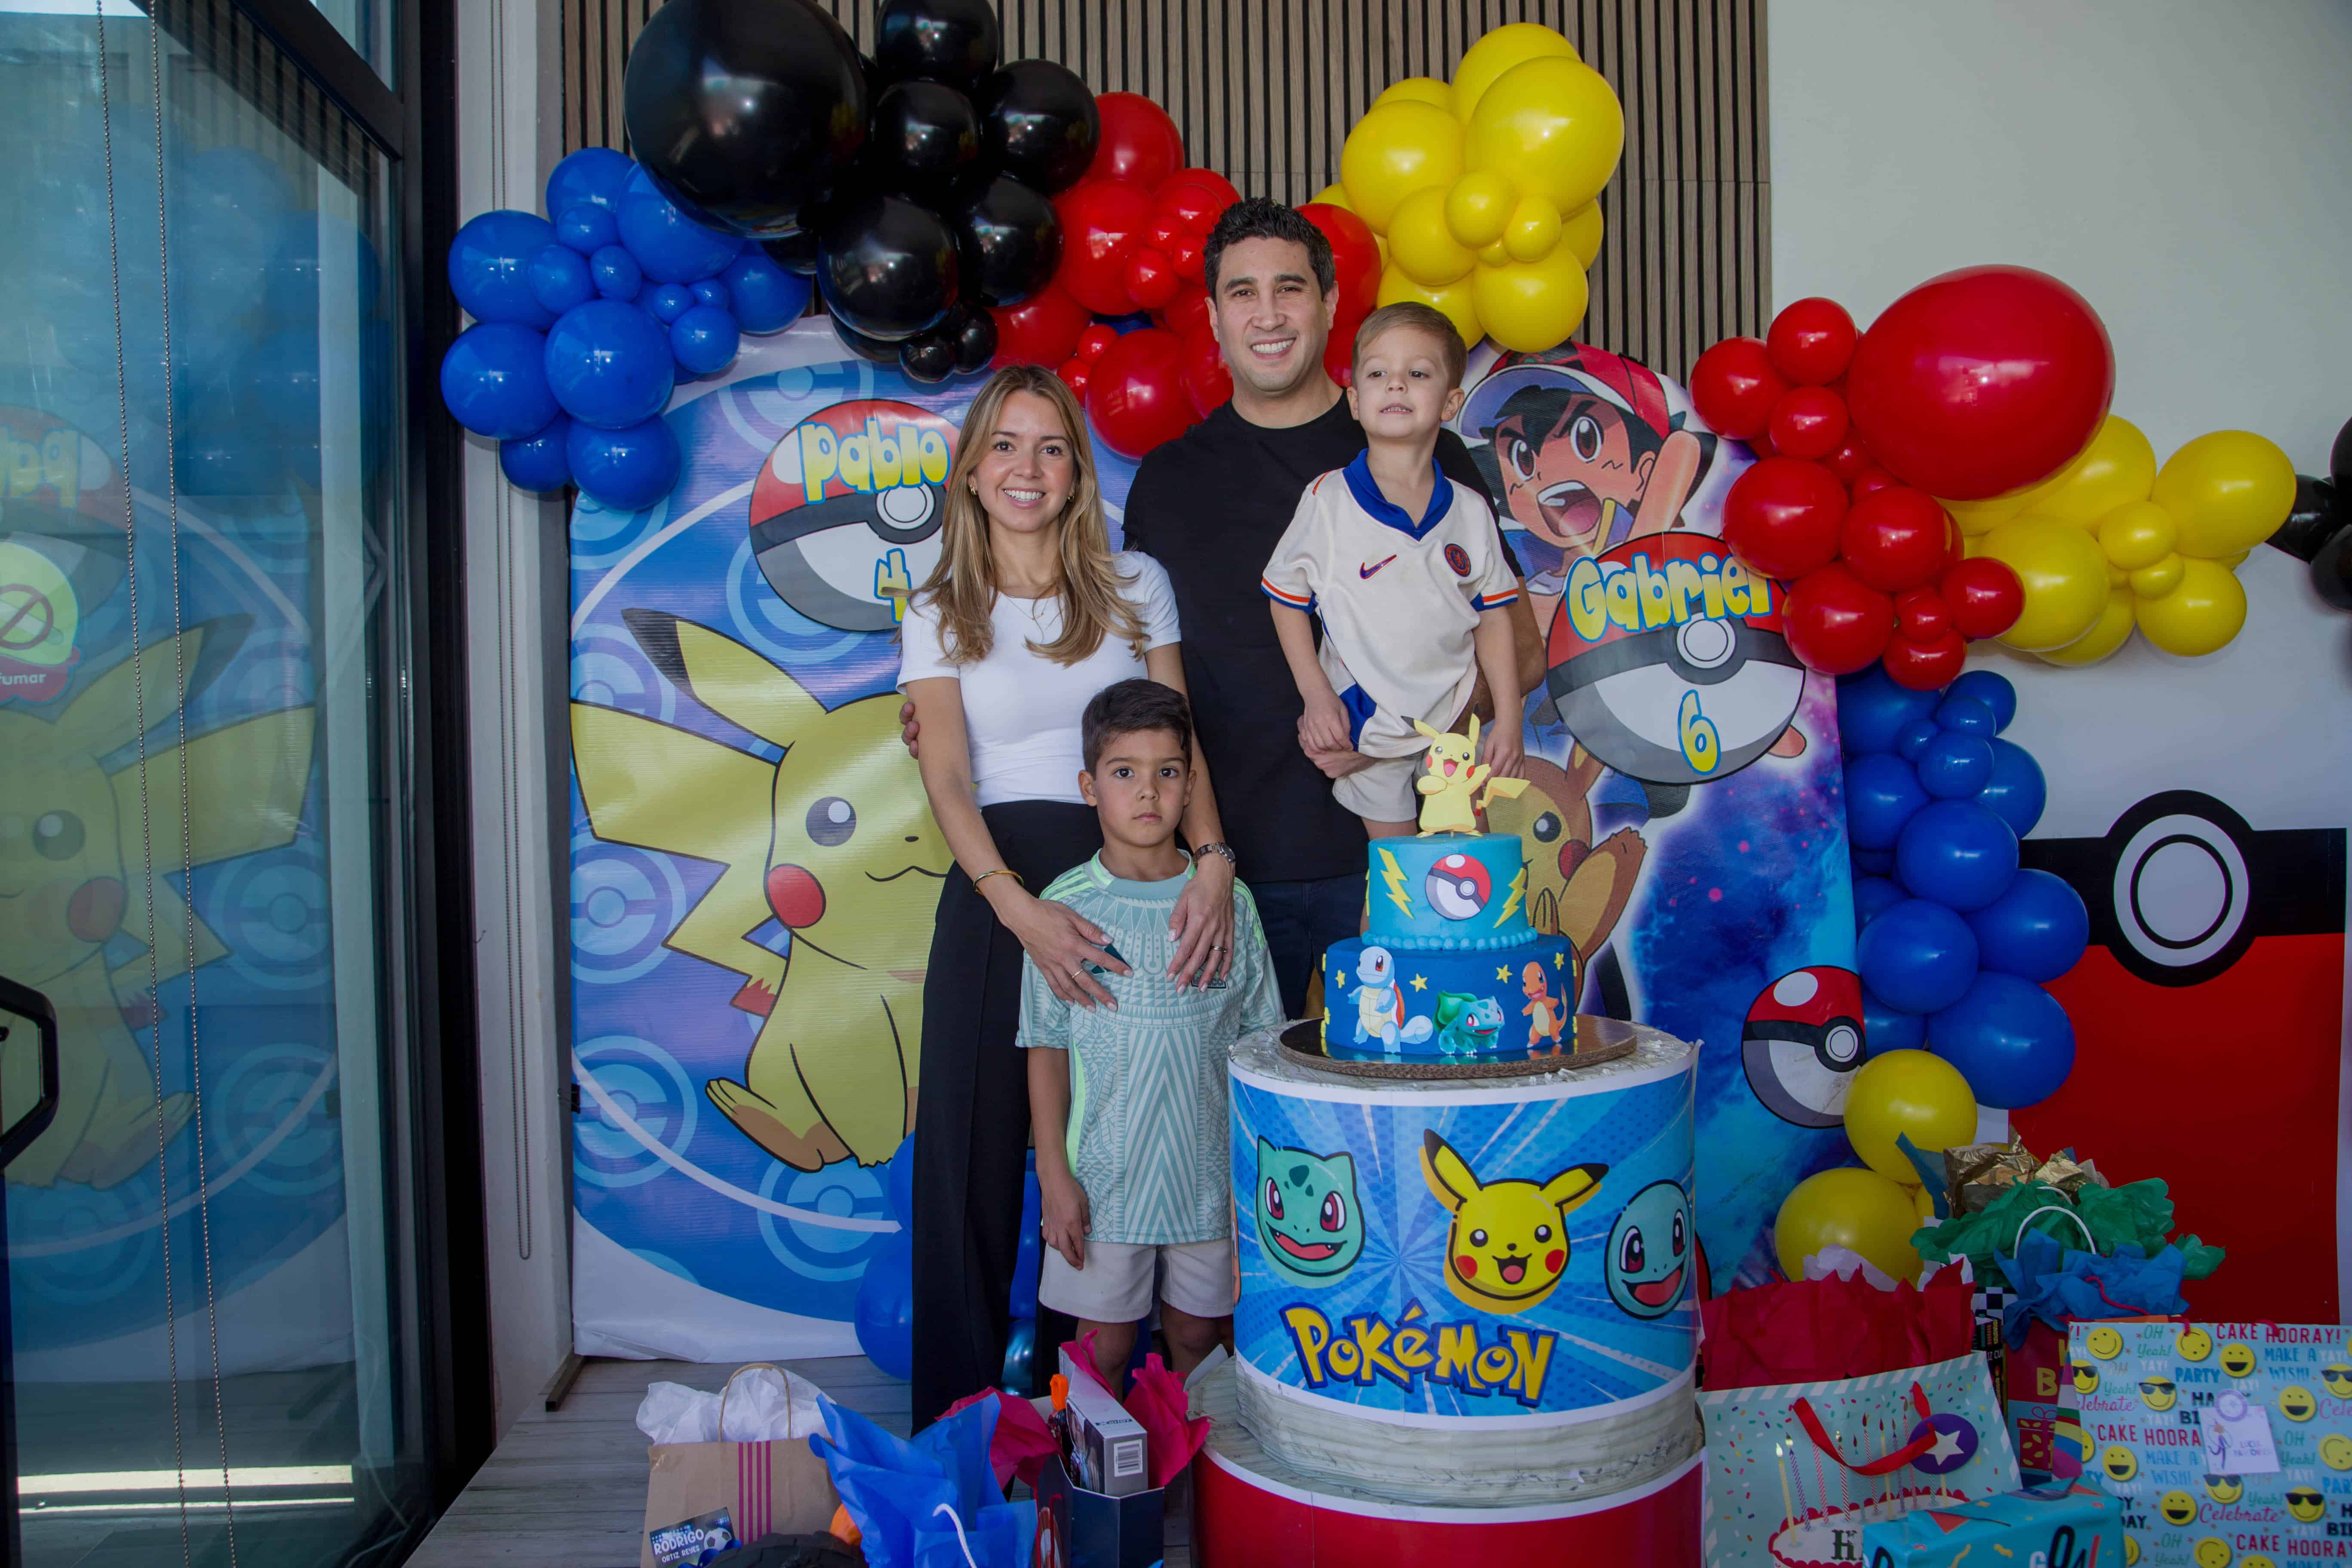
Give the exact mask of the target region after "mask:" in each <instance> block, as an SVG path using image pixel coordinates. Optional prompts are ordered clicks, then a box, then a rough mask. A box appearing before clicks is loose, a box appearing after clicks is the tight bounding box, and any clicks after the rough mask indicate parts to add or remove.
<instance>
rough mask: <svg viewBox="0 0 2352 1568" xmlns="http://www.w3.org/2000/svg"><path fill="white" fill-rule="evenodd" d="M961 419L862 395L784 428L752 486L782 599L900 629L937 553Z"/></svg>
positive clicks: (818, 613)
mask: <svg viewBox="0 0 2352 1568" xmlns="http://www.w3.org/2000/svg"><path fill="white" fill-rule="evenodd" d="M955 437H956V427H955V426H954V425H953V424H952V423H951V422H950V421H949V420H947V419H945V418H942V417H941V416H940V415H938V414H935V413H933V412H932V411H930V410H929V409H927V408H918V407H917V406H915V405H913V404H911V403H900V402H898V401H896V400H894V399H890V398H860V399H856V400H854V401H851V402H847V403H836V404H835V405H833V406H832V407H830V408H824V409H820V410H818V411H817V412H816V413H814V414H812V415H810V416H808V417H807V418H805V419H803V420H802V421H801V422H800V423H799V424H798V425H795V426H793V428H792V429H790V430H788V431H786V432H785V433H784V435H783V437H782V439H781V440H779V441H778V442H777V443H776V444H775V447H773V449H772V450H771V451H770V452H769V454H768V460H767V461H766V462H764V463H762V464H761V466H760V473H759V477H758V478H757V479H754V480H753V481H752V484H751V552H752V554H753V555H754V556H755V557H757V558H758V560H759V563H760V573H761V575H762V576H764V577H765V578H766V579H767V580H768V586H770V587H771V588H773V589H774V590H775V591H776V595H777V596H778V597H779V598H781V599H782V600H783V601H784V603H785V604H787V605H791V606H792V607H793V609H795V610H798V611H799V612H800V613H801V614H802V615H803V616H807V617H808V618H809V619H811V620H813V621H815V622H817V623H819V624H820V625H823V626H834V627H836V628H838V629H840V630H842V631H848V632H887V631H892V630H895V629H896V628H897V626H898V623H899V621H900V620H902V619H903V618H904V617H905V616H906V613H907V598H908V595H910V594H912V593H913V592H914V591H915V589H916V588H917V587H918V586H919V584H921V583H922V582H923V580H924V579H925V578H927V577H929V575H930V574H931V569H932V568H933V567H934V566H936V565H938V564H939V560H940V524H941V523H942V522H943V521H946V508H947V496H946V492H945V491H944V489H942V488H941V487H942V486H943V485H944V484H945V482H946V480H947V477H948V464H949V462H950V460H951V458H952V456H953V454H954V451H955Z"/></svg>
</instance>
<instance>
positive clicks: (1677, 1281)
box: [1232, 1018, 1697, 1503]
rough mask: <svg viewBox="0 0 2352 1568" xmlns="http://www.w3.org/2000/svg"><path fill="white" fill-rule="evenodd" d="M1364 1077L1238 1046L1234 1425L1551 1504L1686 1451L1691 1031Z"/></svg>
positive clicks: (1594, 1491)
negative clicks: (1538, 1061)
mask: <svg viewBox="0 0 2352 1568" xmlns="http://www.w3.org/2000/svg"><path fill="white" fill-rule="evenodd" d="M1577 1027H1578V1028H1579V1030H1580V1033H1582V1034H1586V1035H1591V1036H1593V1037H1600V1036H1608V1037H1612V1038H1614V1037H1618V1036H1622V1037H1625V1038H1627V1039H1629V1040H1630V1041H1631V1042H1632V1043H1633V1047H1634V1049H1633V1052H1632V1054H1631V1055H1629V1056H1626V1057H1623V1058H1619V1059H1617V1060H1615V1061H1612V1062H1607V1063H1602V1064H1600V1065H1597V1066H1594V1067H1591V1068H1580V1069H1578V1070H1576V1071H1574V1072H1564V1071H1555V1072H1551V1073H1539V1074H1531V1075H1529V1076H1528V1077H1524V1078H1516V1079H1479V1080H1475V1081H1472V1082H1465V1081H1461V1080H1453V1081H1445V1080H1438V1081H1431V1080H1425V1079H1416V1080H1407V1081H1381V1082H1377V1083H1368V1082H1366V1081H1364V1080H1362V1079H1352V1078H1341V1077H1338V1076H1336V1075H1332V1074H1328V1073H1325V1072H1320V1071H1318V1070H1316V1069H1314V1068H1308V1067H1305V1066H1302V1065H1298V1064H1297V1062H1296V1061H1295V1060H1294V1059H1293V1058H1286V1056H1284V1054H1283V1053H1282V1051H1281V1049H1280V1047H1278V1045H1277V1043H1276V1035H1275V1034H1274V1033H1272V1032H1270V1031H1269V1032H1266V1033H1263V1034H1259V1035H1253V1036H1251V1037H1248V1038H1246V1039H1244V1040H1243V1041H1242V1042H1241V1043H1240V1044H1239V1045H1238V1046H1237V1047H1235V1048H1234V1058H1233V1066H1232V1073H1233V1161H1234V1201H1235V1209H1236V1215H1237V1223H1236V1226H1235V1229H1236V1234H1237V1241H1238V1245H1239V1251H1240V1260H1241V1302H1240V1305H1239V1307H1238V1308H1237V1309H1236V1310H1235V1313H1234V1349H1235V1353H1236V1357H1237V1359H1238V1361H1239V1363H1240V1373H1239V1407H1240V1412H1241V1416H1242V1419H1243V1421H1244V1423H1245V1424H1246V1425H1247V1426H1249V1428H1250V1430H1251V1432H1252V1434H1253V1435H1254V1436H1255V1437H1256V1438H1257V1439H1258V1440H1259V1441H1260V1442H1262V1443H1263V1444H1264V1445H1265V1450H1266V1452H1267V1453H1269V1454H1270V1455H1272V1456H1274V1457H1275V1458H1277V1459H1279V1460H1281V1461H1282V1462H1283V1463H1284V1464H1286V1465H1287V1466H1288V1467H1290V1468H1293V1469H1294V1470H1296V1471H1297V1472H1299V1473H1300V1474H1303V1475H1307V1476H1312V1477H1318V1478H1321V1479H1326V1480H1330V1481H1336V1482H1340V1483H1344V1484H1346V1485H1348V1486H1349V1487H1351V1488H1354V1489H1359V1490H1360V1491H1362V1492H1364V1493H1366V1494H1367V1495H1371V1496H1380V1497H1387V1498H1391V1499H1396V1500H1408V1501H1422V1500H1425V1501H1436V1502H1449V1503H1463V1502H1490V1503H1519V1502H1528V1503H1535V1502H1557V1501H1564V1500H1574V1499H1580V1498H1591V1497H1599V1496H1602V1495H1605V1494H1608V1493H1613V1492H1617V1491H1621V1490H1623V1489H1628V1488H1633V1487H1638V1486H1641V1485H1643V1484H1644V1483H1646V1482H1649V1481H1652V1480H1654V1479H1657V1478H1659V1477H1661V1476H1664V1475H1665V1474H1667V1473H1668V1472H1670V1471H1672V1470H1673V1469H1675V1468H1676V1467H1678V1466H1679V1465H1680V1464H1681V1463H1682V1462H1683V1461H1684V1460H1685V1459H1687V1458H1689V1457H1690V1456H1691V1454H1692V1453H1693V1452H1695V1451H1696V1442H1697V1434H1696V1423H1695V1422H1694V1420H1693V1419H1692V1413H1691V1385H1692V1365H1693V1362H1694V1359H1695V1352H1696V1333H1697V1307H1696V1302H1695V1300H1694V1299H1693V1285H1694V1282H1695V1279H1696V1272H1697V1271H1696V1251H1695V1232H1694V1230H1693V1226H1692V1219H1691V1212H1690V1197H1689V1193H1690V1183H1691V1165H1692V1139H1691V1128H1692V1110H1691V1094H1692V1072H1693V1063H1694V1059H1695V1057H1696V1052H1695V1050H1694V1049H1693V1047H1690V1046H1688V1045H1686V1044H1685V1043H1684V1042H1682V1041H1680V1040H1677V1039H1675V1038H1674V1037H1672V1036H1669V1035H1664V1034H1661V1033H1659V1032H1658V1031H1657V1030H1655V1029H1649V1028H1644V1027H1643V1026H1640V1025H1634V1024H1624V1023H1618V1022H1615V1021H1612V1020H1608V1019H1596V1018H1580V1019H1578V1020H1577Z"/></svg>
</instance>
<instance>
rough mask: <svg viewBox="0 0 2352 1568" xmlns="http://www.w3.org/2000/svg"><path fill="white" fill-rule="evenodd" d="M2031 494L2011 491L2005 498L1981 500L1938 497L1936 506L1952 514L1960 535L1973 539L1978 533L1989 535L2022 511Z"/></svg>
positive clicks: (2026, 491) (1991, 497)
mask: <svg viewBox="0 0 2352 1568" xmlns="http://www.w3.org/2000/svg"><path fill="white" fill-rule="evenodd" d="M2032 493H2033V492H2032V491H2031V490H2011V492H2010V493H2009V494H2007V495H2005V496H1989V497H1987V498H1986V499H1985V500H1944V499H1943V498H1942V497H1941V496H1938V497H1937V499H1936V504H1937V506H1940V507H1942V508H1943V509H1944V510H1946V511H1948V512H1950V513H1951V514H1952V521H1954V522H1957V523H1958V524H1959V525H1960V532H1961V534H1962V535H1964V536H1965V537H1968V538H1971V539H1973V538H1975V537H1976V536H1977V535H1978V534H1980V533H1990V532H1991V531H1993V530H1994V529H1996V528H1999V527H2000V525H2001V524H2002V523H2004V522H2007V521H2010V520H2011V518H2014V517H2016V516H2018V515H2019V514H2020V513H2021V512H2022V511H2024V510H2025V503H2026V500H2027V499H2028V498H2029V497H2031V496H2032Z"/></svg>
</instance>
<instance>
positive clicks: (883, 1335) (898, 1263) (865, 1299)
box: [850, 1237, 915, 1382]
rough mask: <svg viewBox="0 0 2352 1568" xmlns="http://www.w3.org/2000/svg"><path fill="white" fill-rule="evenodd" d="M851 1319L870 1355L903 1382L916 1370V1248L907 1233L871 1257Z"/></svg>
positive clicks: (858, 1339)
mask: <svg viewBox="0 0 2352 1568" xmlns="http://www.w3.org/2000/svg"><path fill="white" fill-rule="evenodd" d="M850 1320H851V1321H852V1322H853V1323H854V1324H856V1329H857V1348H858V1349H859V1350H862V1351H864V1352H866V1360H868V1361H870V1362H872V1363H874V1364H875V1365H876V1366H878V1367H880V1368H881V1369H882V1370H883V1371H884V1372H886V1373H889V1374H890V1375H891V1376H892V1377H895V1378H898V1379H899V1380H900V1381H902V1382H903V1381H905V1380H906V1379H908V1378H910V1377H912V1376H914V1375H915V1249H914V1247H912V1246H910V1245H909V1244H908V1242H907V1241H906V1239H905V1238H904V1237H893V1238H892V1241H891V1243H890V1244H887V1245H885V1246H884V1247H882V1248H881V1249H880V1250H879V1251H877V1252H876V1253H875V1254H874V1256H873V1257H872V1258H868V1259H867V1260H866V1277H865V1278H864V1279H860V1280H859V1281H858V1282H857V1301H856V1305H855V1306H854V1307H852V1308H851V1309H850Z"/></svg>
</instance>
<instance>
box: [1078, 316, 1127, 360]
mask: <svg viewBox="0 0 2352 1568" xmlns="http://www.w3.org/2000/svg"><path fill="white" fill-rule="evenodd" d="M1115 342H1118V328H1117V327H1107V326H1105V325H1103V324H1102V323H1101V322H1100V321H1097V322H1095V323H1094V324H1092V325H1091V326H1089V327H1087V330H1086V331H1083V332H1080V333H1079V334H1078V346H1077V349H1076V353H1077V356H1078V357H1079V358H1080V359H1082V360H1084V361H1086V362H1087V363H1088V364H1092V363H1094V362H1095V361H1097V360H1098V359H1100V358H1102V356H1103V353H1104V352H1105V351H1106V350H1108V348H1109V347H1110V346H1111V344H1113V343H1115Z"/></svg>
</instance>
